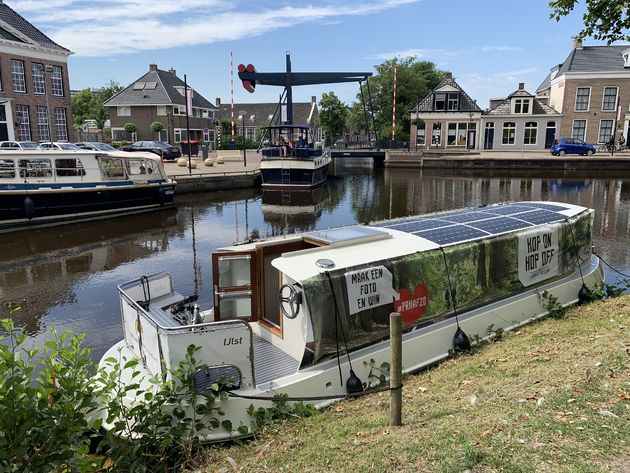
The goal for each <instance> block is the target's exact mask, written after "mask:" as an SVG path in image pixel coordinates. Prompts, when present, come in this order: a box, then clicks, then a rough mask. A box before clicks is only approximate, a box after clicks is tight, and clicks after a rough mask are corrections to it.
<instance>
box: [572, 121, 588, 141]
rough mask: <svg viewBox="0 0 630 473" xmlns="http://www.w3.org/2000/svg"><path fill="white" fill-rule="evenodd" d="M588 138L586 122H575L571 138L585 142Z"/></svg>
mask: <svg viewBox="0 0 630 473" xmlns="http://www.w3.org/2000/svg"><path fill="white" fill-rule="evenodd" d="M585 137H586V120H573V130H572V131H571V138H577V139H579V140H584V139H585Z"/></svg>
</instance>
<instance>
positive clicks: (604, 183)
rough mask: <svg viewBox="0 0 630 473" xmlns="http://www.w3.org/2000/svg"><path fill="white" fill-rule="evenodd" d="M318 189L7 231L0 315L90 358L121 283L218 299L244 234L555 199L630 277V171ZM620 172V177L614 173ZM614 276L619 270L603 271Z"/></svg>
mask: <svg viewBox="0 0 630 473" xmlns="http://www.w3.org/2000/svg"><path fill="white" fill-rule="evenodd" d="M336 171H337V176H336V177H334V178H331V179H330V180H329V182H328V183H327V185H326V186H324V187H322V188H319V189H316V190H313V191H312V192H287V191H285V192H282V191H261V190H260V189H247V190H234V191H225V192H215V193H207V194H195V195H183V196H177V198H176V203H177V208H176V209H173V210H167V211H161V212H156V213H151V214H144V215H136V216H128V217H120V218H116V219H110V220H103V221H98V222H89V223H82V224H71V225H64V226H59V227H53V228H48V229H41V230H29V231H22V232H14V233H8V234H1V235H0V242H2V245H1V248H2V253H1V254H0V300H2V302H3V303H4V304H3V305H2V307H1V308H0V310H1V311H3V312H5V313H2V312H0V317H4V316H6V307H5V305H6V304H7V303H10V304H13V305H17V306H20V307H21V310H19V311H18V312H16V313H15V314H14V320H15V322H16V324H17V325H20V326H23V327H25V329H26V330H27V332H28V334H29V336H30V340H31V341H32V342H33V343H34V344H36V345H41V344H43V342H44V341H46V340H47V339H49V338H50V337H51V335H50V331H49V329H50V328H51V327H56V328H57V330H63V329H65V328H73V329H75V330H78V331H80V332H85V333H86V339H85V343H86V344H87V345H88V346H90V347H92V348H93V357H94V359H98V358H100V356H101V355H102V354H103V353H104V352H105V350H106V349H108V348H109V347H110V346H111V345H113V344H114V343H115V342H117V341H118V340H120V339H121V338H122V328H121V318H120V310H119V303H118V294H117V286H118V285H119V284H122V283H124V282H126V281H129V280H132V279H136V278H138V277H140V276H142V275H149V274H152V273H155V272H159V271H168V272H169V273H171V274H172V276H173V279H174V284H175V289H176V290H177V291H178V292H180V293H181V294H183V295H190V294H195V293H197V294H198V295H199V303H200V306H201V307H202V308H208V307H210V306H211V304H212V297H211V290H212V268H211V254H212V252H213V251H214V250H216V249H217V248H220V247H223V246H226V245H231V244H232V243H233V242H236V241H242V240H245V239H248V238H258V237H266V236H273V235H281V234H286V233H291V232H297V231H305V230H312V229H315V228H326V227H331V226H338V225H348V224H353V223H357V222H359V223H362V222H370V221H374V220H380V219H386V218H392V217H401V216H407V215H414V214H418V213H425V212H433V211H439V210H449V209H458V208H463V207H470V206H480V205H485V204H490V203H495V202H506V201H518V200H554V201H560V202H570V203H574V204H578V205H582V206H585V207H592V208H594V209H595V223H594V226H593V240H594V246H595V247H596V249H597V251H598V253H599V254H600V255H601V256H602V257H603V258H605V259H606V260H607V261H608V262H609V263H610V264H611V265H612V266H614V267H615V268H617V269H619V270H621V271H624V272H630V173H628V174H627V175H626V177H613V176H606V174H605V173H604V172H600V173H599V174H600V175H597V176H595V177H593V174H594V173H592V172H591V173H589V174H588V175H587V174H583V175H579V174H578V175H567V174H566V173H557V174H555V175H551V177H549V175H550V172H549V171H546V172H545V177H542V176H535V175H534V176H532V175H531V174H530V175H515V174H512V173H510V172H504V173H498V174H494V175H492V176H490V177H489V176H488V175H487V174H475V173H470V174H469V173H466V172H462V171H427V170H424V171H422V170H418V169H373V168H372V164H371V161H369V160H351V161H344V162H343V163H339V164H338V166H337V170H336ZM617 176H618V173H617ZM606 273H607V278H608V280H610V281H617V280H619V278H620V276H618V275H617V274H616V273H614V272H612V271H610V270H607V271H606Z"/></svg>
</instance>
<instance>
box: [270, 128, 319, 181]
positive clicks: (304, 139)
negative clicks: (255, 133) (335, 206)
mask: <svg viewBox="0 0 630 473" xmlns="http://www.w3.org/2000/svg"><path fill="white" fill-rule="evenodd" d="M263 136H265V137H267V139H266V142H265V143H264V145H263V146H262V147H261V149H260V153H261V156H262V158H261V160H260V176H261V179H262V187H263V189H273V188H282V189H311V188H314V187H317V186H321V185H322V184H324V183H325V182H326V179H327V178H328V166H329V165H330V163H331V157H330V150H324V149H322V147H321V146H319V145H317V146H316V144H315V143H314V142H313V141H312V136H313V133H312V130H311V128H310V127H309V126H308V125H276V126H269V127H266V128H265V132H264V135H263Z"/></svg>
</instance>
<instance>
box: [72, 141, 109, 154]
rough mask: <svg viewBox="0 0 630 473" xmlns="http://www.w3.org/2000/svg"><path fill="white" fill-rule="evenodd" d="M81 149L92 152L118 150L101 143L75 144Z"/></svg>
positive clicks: (86, 142)
mask: <svg viewBox="0 0 630 473" xmlns="http://www.w3.org/2000/svg"><path fill="white" fill-rule="evenodd" d="M75 145H77V146H78V147H79V148H81V149H87V150H90V151H105V152H109V151H116V148H114V147H113V146H110V145H108V144H107V143H101V142H99V141H81V142H79V143H75Z"/></svg>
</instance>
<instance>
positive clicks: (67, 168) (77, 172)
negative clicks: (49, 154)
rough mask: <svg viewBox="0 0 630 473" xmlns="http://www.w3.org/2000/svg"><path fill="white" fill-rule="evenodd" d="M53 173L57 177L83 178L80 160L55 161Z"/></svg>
mask: <svg viewBox="0 0 630 473" xmlns="http://www.w3.org/2000/svg"><path fill="white" fill-rule="evenodd" d="M55 171H56V173H57V176H62V177H67V176H85V169H83V164H81V160H80V159H76V158H64V159H55Z"/></svg>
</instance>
